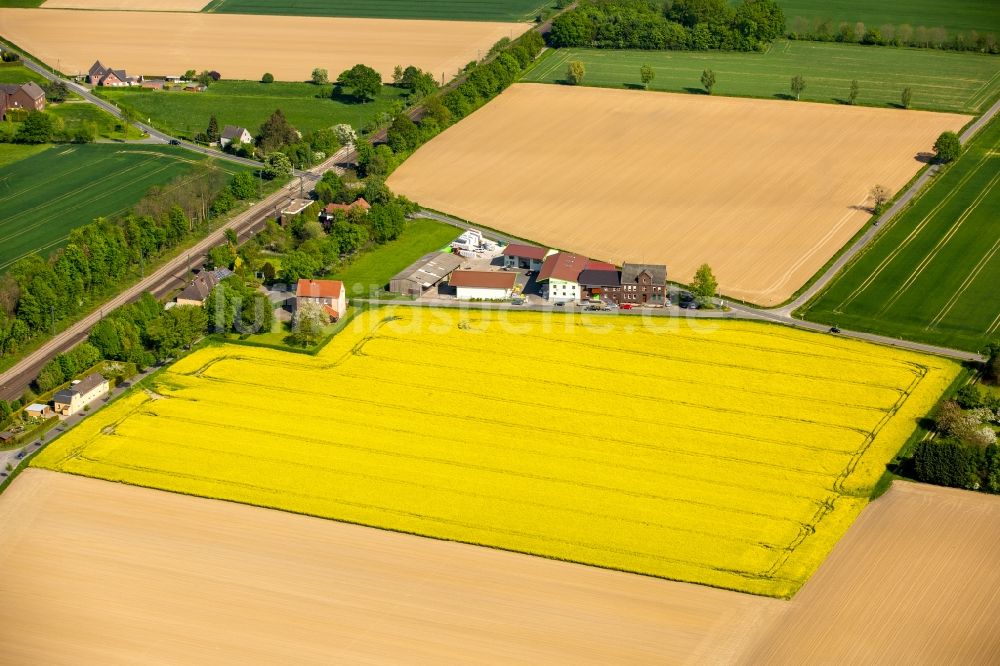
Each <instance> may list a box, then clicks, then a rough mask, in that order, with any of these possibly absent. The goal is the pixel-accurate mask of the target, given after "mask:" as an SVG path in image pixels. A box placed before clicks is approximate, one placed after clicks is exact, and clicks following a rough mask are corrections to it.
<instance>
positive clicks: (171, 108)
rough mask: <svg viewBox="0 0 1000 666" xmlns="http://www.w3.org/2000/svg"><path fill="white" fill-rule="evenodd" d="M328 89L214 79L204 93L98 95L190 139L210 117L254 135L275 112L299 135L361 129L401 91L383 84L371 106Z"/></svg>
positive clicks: (109, 92)
mask: <svg viewBox="0 0 1000 666" xmlns="http://www.w3.org/2000/svg"><path fill="white" fill-rule="evenodd" d="M331 74H332V75H333V76H336V73H331ZM330 90H331V86H316V85H313V84H312V83H295V82H275V83H258V82H255V81H219V82H218V83H213V84H212V85H211V86H210V87H209V89H208V90H207V91H206V92H203V93H186V92H179V91H178V92H174V91H162V90H138V89H136V90H127V89H123V90H110V89H109V90H102V91H101V96H102V97H104V98H106V99H108V100H109V101H112V102H114V103H115V104H118V105H119V106H128V107H130V108H132V109H134V110H135V111H136V112H137V113H138V114H139V117H140V118H141V119H143V120H145V119H147V118H148V119H151V120H152V123H153V124H154V125H156V126H157V127H159V128H160V129H162V130H164V131H167V132H169V133H170V134H175V135H181V136H185V137H188V138H191V137H193V136H194V135H195V134H197V133H199V132H204V131H205V129H206V128H207V127H208V120H209V118H210V117H211V116H212V115H213V114H214V115H215V116H216V117H217V118H218V119H219V128H220V129H221V128H222V127H223V126H225V125H241V126H243V127H246V128H247V129H249V130H250V132H251V133H256V131H257V128H258V127H260V125H261V123H263V122H264V121H265V120H267V118H268V116H270V115H271V114H272V113H273V112H274V110H275V109H281V110H282V111H283V112H284V114H285V116H286V117H287V118H288V120H289V122H291V123H292V125H294V126H295V127H296V128H298V129H299V130H300V131H302V132H308V131H310V130H316V129H321V128H324V127H331V126H333V125H336V124H338V123H348V124H350V125H352V126H353V127H355V128H359V129H360V128H362V127H364V126H365V125H366V124H367V123H369V122H371V121H372V120H374V119H375V118H376V116H378V114H380V113H383V112H388V111H389V110H390V109H391V107H392V103H393V102H394V101H395V100H397V99H400V98H401V97H402V96H403V93H404V91H403V90H402V89H400V88H395V87H393V86H383V87H382V94H381V95H380V96H379V97H378V99H376V100H375V101H374V102H369V103H368V104H357V103H355V102H353V101H351V100H343V101H341V100H334V99H331V98H330ZM317 94H319V95H321V96H320V97H317Z"/></svg>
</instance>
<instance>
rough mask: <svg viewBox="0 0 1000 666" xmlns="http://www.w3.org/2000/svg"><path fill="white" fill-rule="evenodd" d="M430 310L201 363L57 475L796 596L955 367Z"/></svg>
mask: <svg viewBox="0 0 1000 666" xmlns="http://www.w3.org/2000/svg"><path fill="white" fill-rule="evenodd" d="M420 313H421V311H417V310H412V309H409V310H408V312H407V314H406V316H402V317H399V316H398V315H394V314H393V311H391V310H385V309H383V310H377V311H373V312H371V313H368V314H366V315H363V316H361V317H359V318H358V319H357V320H356V321H355V322H352V325H351V326H352V327H353V328H349V330H347V331H345V332H343V333H342V334H340V335H339V336H338V337H337V338H335V339H334V341H333V342H332V343H331V344H330V345H329V346H328V347H327V348H326V349H325V350H324V351H323V352H322V353H321V354H320V355H319V356H318V357H316V358H311V357H303V356H298V355H287V354H282V353H279V352H273V351H270V350H263V349H251V348H244V347H229V346H219V347H210V348H207V349H204V350H201V351H199V352H197V353H195V354H192V355H191V356H189V357H187V358H185V359H182V360H181V361H179V362H178V363H177V364H175V366H174V367H173V368H171V369H170V370H169V371H168V372H166V373H165V374H164V375H163V376H162V377H161V379H160V381H159V383H158V385H157V388H156V389H155V390H156V393H155V394H144V393H140V392H137V393H134V394H132V395H130V396H128V397H127V398H126V399H124V400H121V401H119V402H118V403H116V404H114V405H112V406H111V407H109V408H107V409H105V410H102V412H100V414H99V415H98V416H96V417H93V418H91V419H88V421H87V422H85V423H84V424H83V425H82V426H80V427H78V428H76V429H74V430H72V431H70V433H68V434H67V435H65V436H64V437H62V438H61V439H60V440H58V441H57V442H56V443H55V444H53V445H51V446H50V447H49V448H48V449H47V450H46V451H44V452H43V454H42V456H41V457H40V460H39V464H41V465H42V466H45V467H49V468H52V469H58V470H62V471H67V472H73V473H77V474H84V475H88V476H96V477H100V478H106V479H112V480H116V481H124V482H128V483H135V484H139V485H147V486H152V487H157V488H165V489H169V490H174V491H179V492H185V493H190V494H195V495H204V496H208V497H221V498H225V499H230V500H236V501H242V502H247V503H251V504H257V505H260V506H269V507H275V508H281V509H286V510H291V511H297V512H301V513H307V514H313V515H319V516H325V517H330V518H336V519H339V520H345V521H349V522H355V523H361V524H366V525H373V526H378V527H384V528H389V529H394V530H401V531H407V532H414V533H418V534H424V535H428V536H434V537H439V538H445V539H453V540H459V541H466V542H470V543H477V544H484V545H489V546H494V547H500V548H506V549H511V550H518V551H523V552H527V553H533V554H539V555H544V556H548V557H555V558H561V559H568V560H574V561H579V562H585V563H590V564H596V565H600V566H605V567H611V568H617V569H624V570H628V571H637V572H642V573H647V574H652V575H657V576H662V577H667V578H673V579H679V580H688V581H694V582H701V583H707V584H711V585H717V586H722V587H730V588H734V589H739V590H745V591H750V592H755V593H760V594H768V595H773V596H788V595H790V594H791V593H793V592H794V591H795V590H796V589H797V588H798V587H799V586H800V585H801V584H802V583H803V582H804V580H805V579H806V578H807V577H808V575H809V574H810V573H811V572H812V571H813V570H814V569H815V567H816V566H818V564H819V562H820V561H821V560H822V558H823V557H824V556H825V554H826V553H827V552H828V551H829V549H830V548H831V547H832V545H833V543H835V542H836V540H837V539H838V538H839V537H840V535H841V534H842V533H843V531H844V530H845V529H846V528H847V526H848V525H849V524H850V522H851V520H853V518H854V516H855V515H856V514H857V512H858V511H860V509H861V507H862V506H863V504H864V499H863V497H864V494H865V493H866V491H867V489H868V488H870V487H871V486H872V485H873V484H874V482H875V481H876V480H877V479H878V477H879V476H880V474H881V472H882V469H883V465H884V463H885V462H886V460H887V459H888V458H889V457H891V456H892V455H893V454H894V453H895V451H896V449H898V447H899V446H900V445H901V444H902V442H903V441H904V440H905V438H906V436H907V435H908V434H909V432H910V431H911V430H912V428H913V427H914V422H915V419H916V418H918V417H919V416H922V415H923V414H924V413H925V412H926V411H927V410H928V409H929V407H930V406H931V404H932V403H933V401H934V399H935V398H936V397H937V396H938V395H939V394H940V392H941V391H942V390H943V389H944V387H945V386H946V385H947V384H948V383H949V382H950V381H951V379H952V378H953V377H954V375H955V373H956V371H957V368H956V366H954V365H952V364H951V363H949V362H946V361H941V360H937V359H929V358H923V357H919V356H915V355H912V354H908V353H905V352H901V351H896V350H888V349H882V348H872V347H868V346H866V345H862V344H858V343H852V342H848V341H841V340H828V339H826V338H822V337H819V336H815V335H809V334H803V333H799V332H793V331H785V330H783V329H776V328H774V327H770V326H766V325H761V324H751V323H733V322H726V323H724V324H717V325H716V324H713V325H712V329H711V330H688V329H685V328H682V327H678V326H677V325H676V324H675V323H671V324H653V323H645V324H644V325H641V326H639V327H636V326H635V322H637V321H638V320H636V319H627V318H621V319H617V318H608V319H601V320H600V322H599V323H598V324H593V323H588V322H587V321H586V320H582V319H579V318H573V317H567V318H565V319H555V320H548V322H544V321H543V320H542V319H541V318H538V317H536V316H534V315H531V314H528V313H519V314H511V315H509V317H510V318H509V320H508V321H507V322H506V323H505V324H504V325H501V324H500V323H499V322H498V321H496V320H494V318H493V317H492V316H491V315H490V314H489V313H477V314H474V315H473V314H469V313H457V312H450V311H435V312H434V313H433V315H432V319H429V320H428V319H421V314H420ZM552 321H555V322H557V325H555V326H553V325H551V323H552ZM565 324H571V326H569V327H567V326H566V325H565ZM736 359H738V360H739V362H738V363H737V362H734V360H736ZM831 380H834V381H833V383H831ZM741 386H747V387H755V388H756V389H757V392H756V393H751V392H750V391H752V390H753V388H751V389H750V391H743V392H742V394H741V391H740V387H741ZM824 387H825V388H824ZM747 396H750V397H747ZM814 400H816V401H822V402H820V403H819V404H822V408H821V409H817V403H816V402H814ZM167 423H169V427H165V424H167Z"/></svg>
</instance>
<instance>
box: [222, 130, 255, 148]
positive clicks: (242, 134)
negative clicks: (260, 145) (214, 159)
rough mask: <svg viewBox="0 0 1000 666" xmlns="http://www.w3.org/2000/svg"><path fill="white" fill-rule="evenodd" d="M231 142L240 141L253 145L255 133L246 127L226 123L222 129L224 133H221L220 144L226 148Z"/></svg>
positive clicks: (240, 142)
mask: <svg viewBox="0 0 1000 666" xmlns="http://www.w3.org/2000/svg"><path fill="white" fill-rule="evenodd" d="M231 143H238V144H243V145H247V146H250V145H253V135H252V134H250V130H248V129H247V128H246V127H239V126H237V125H226V126H225V127H224V128H223V129H222V134H221V135H219V145H220V146H222V147H223V148H225V147H226V146H228V145H229V144H231Z"/></svg>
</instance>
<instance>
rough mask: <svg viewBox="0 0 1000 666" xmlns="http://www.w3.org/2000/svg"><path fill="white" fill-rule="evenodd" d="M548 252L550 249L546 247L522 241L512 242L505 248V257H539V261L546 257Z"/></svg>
mask: <svg viewBox="0 0 1000 666" xmlns="http://www.w3.org/2000/svg"><path fill="white" fill-rule="evenodd" d="M547 252H548V250H546V249H545V248H544V247H538V246H537V245H522V244H520V243H511V244H510V245H508V246H507V247H505V248H504V249H503V255H504V256H505V257H524V258H525V259H538V260H539V261H541V260H542V259H544V258H545V254H546V253H547Z"/></svg>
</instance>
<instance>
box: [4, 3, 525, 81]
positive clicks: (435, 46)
mask: <svg viewBox="0 0 1000 666" xmlns="http://www.w3.org/2000/svg"><path fill="white" fill-rule="evenodd" d="M530 27H531V26H530V24H527V23H489V22H485V21H397V20H379V19H348V18H318V17H300V16H244V15H240V14H197V13H175V14H171V15H170V16H166V17H161V18H160V19H158V23H157V24H156V25H152V24H151V23H150V16H149V14H146V13H143V12H102V11H93V12H81V11H74V10H70V9H51V10H44V11H40V10H37V9H0V34H2V35H3V36H4V38H5V39H8V40H10V41H12V42H14V43H15V44H17V45H18V46H19V47H21V48H23V49H24V50H25V51H27V52H28V53H30V54H32V55H33V56H35V57H37V58H40V59H41V60H42V61H44V62H46V63H48V64H49V65H52V66H57V67H59V68H60V69H61V70H62V71H63V72H65V73H67V74H75V73H78V72H86V71H87V70H89V69H90V66H91V65H93V64H94V61H95V60H98V59H100V60H101V62H103V63H105V64H106V65H109V66H113V67H120V68H124V69H126V70H128V72H129V74H146V75H156V74H161V75H162V74H179V73H183V72H185V71H186V70H188V69H197V70H202V69H214V70H217V71H219V72H220V73H221V74H222V75H223V76H224V77H225V78H227V79H248V80H258V79H260V77H261V76H262V75H263V74H264V72H271V73H272V74H274V76H275V78H277V79H279V80H282V81H304V80H307V79H308V78H309V75H310V73H311V72H312V70H313V68H314V67H325V68H326V69H327V70H329V72H330V76H331V77H335V76H337V74H339V73H340V72H342V71H344V70H345V69H348V68H350V67H352V66H354V65H356V64H357V63H359V62H360V63H364V64H366V65H369V66H371V67H374V68H375V69H377V70H378V71H379V72H381V74H382V78H383V79H388V78H389V77H390V76H391V74H392V70H393V68H394V67H395V66H396V65H403V66H406V65H411V64H412V65H416V66H417V67H420V68H421V69H425V70H428V71H430V72H433V74H434V76H435V77H438V78H439V79H440V77H441V74H444V75H445V78H446V79H450V78H452V77H454V76H455V74H456V73H457V72H458V70H459V69H460V68H461V67H464V66H465V65H466V64H467V63H468V62H469V61H470V60H475V59H476V58H477V57H478V55H479V54H480V53H486V51H487V50H488V49H489V48H490V47H491V46H492V45H493V44H494V43H496V42H497V41H498V40H499V39H500V38H501V37H510V36H512V35H513V36H514V37H516V36H518V35H520V34H521V33H523V32H524V31H526V30H527V29H528V28H530Z"/></svg>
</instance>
